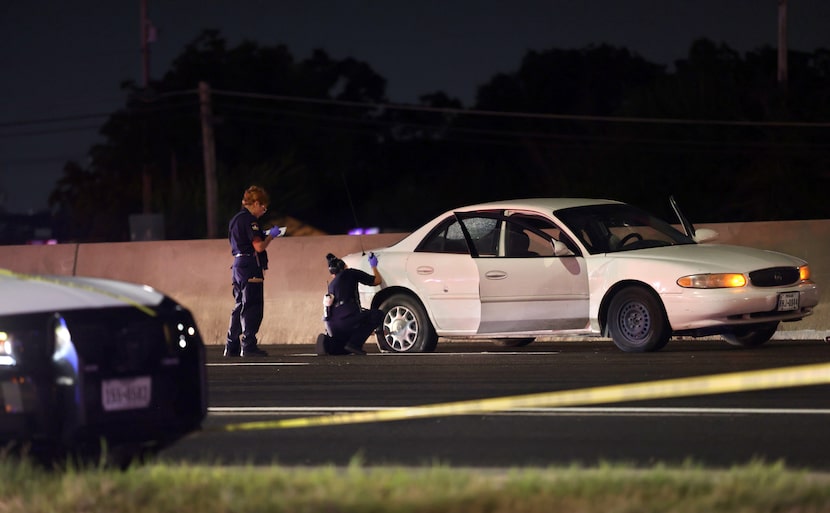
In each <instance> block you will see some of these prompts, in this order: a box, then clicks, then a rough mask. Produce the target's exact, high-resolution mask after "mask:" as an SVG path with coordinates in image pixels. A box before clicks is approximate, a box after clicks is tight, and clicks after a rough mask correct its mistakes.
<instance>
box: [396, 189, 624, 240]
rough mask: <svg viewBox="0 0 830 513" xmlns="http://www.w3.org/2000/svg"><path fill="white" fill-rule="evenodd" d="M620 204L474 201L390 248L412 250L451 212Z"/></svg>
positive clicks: (556, 200) (577, 200) (605, 201)
mask: <svg viewBox="0 0 830 513" xmlns="http://www.w3.org/2000/svg"><path fill="white" fill-rule="evenodd" d="M622 204H623V203H622V202H620V201H616V200H608V199H592V198H524V199H511V200H502V201H490V202H486V203H476V204H473V205H466V206H463V207H457V208H453V209H451V210H447V211H446V212H443V213H442V214H440V215H437V216H435V217H433V218H432V219H431V220H429V221H428V222H427V223H425V224H423V225H421V226H420V227H418V228H417V229H415V231H413V232H411V233H410V234H409V235H407V236H406V237H404V238H403V239H402V240H401V241H399V242H398V243H397V244H393V245H392V246H391V248H394V250H395V251H412V250H413V249H414V248H415V246H417V245H418V244H419V243H420V242H421V239H422V238H423V237H424V236H425V235H426V234H427V232H429V231H430V230H432V228H433V227H434V226H435V225H436V224H438V223H439V222H440V221H441V220H442V219H445V218H446V217H447V216H448V215H451V214H452V213H453V212H475V211H477V210H535V211H540V212H545V213H548V214H552V213H553V212H555V211H557V210H562V209H565V208H572V207H583V206H591V205H622Z"/></svg>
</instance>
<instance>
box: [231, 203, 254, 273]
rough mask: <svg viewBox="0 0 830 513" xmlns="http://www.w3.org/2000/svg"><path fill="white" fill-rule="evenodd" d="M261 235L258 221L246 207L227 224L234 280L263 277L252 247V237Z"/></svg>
mask: <svg viewBox="0 0 830 513" xmlns="http://www.w3.org/2000/svg"><path fill="white" fill-rule="evenodd" d="M255 236H256V237H262V236H261V232H260V229H259V221H258V220H257V218H256V217H255V216H254V215H253V214H251V213H250V212H249V211H248V209H247V208H244V207H243V208H242V210H240V211H239V212H238V213H237V214H236V215H235V216H233V218H232V219H231V221H230V223H229V224H228V241H229V242H230V245H231V254H232V255H233V256H234V261H233V270H234V273H233V275H234V281H236V282H237V283H243V282H245V281H248V280H249V279H251V278H263V274H262V265H261V264H260V263H259V259H258V258H257V253H256V250H255V249H254V237H255Z"/></svg>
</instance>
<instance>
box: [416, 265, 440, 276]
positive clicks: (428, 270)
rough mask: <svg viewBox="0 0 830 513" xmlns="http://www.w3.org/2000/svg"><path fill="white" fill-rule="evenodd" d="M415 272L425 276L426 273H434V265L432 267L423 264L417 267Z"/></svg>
mask: <svg viewBox="0 0 830 513" xmlns="http://www.w3.org/2000/svg"><path fill="white" fill-rule="evenodd" d="M415 272H416V273H418V274H419V275H421V276H424V275H427V274H432V273H434V272H435V269H433V268H432V267H430V266H428V265H422V266H420V267H418V268H416V269H415Z"/></svg>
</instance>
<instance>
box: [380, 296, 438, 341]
mask: <svg viewBox="0 0 830 513" xmlns="http://www.w3.org/2000/svg"><path fill="white" fill-rule="evenodd" d="M380 310H381V311H382V312H383V323H382V324H381V330H380V331H379V332H378V333H377V340H378V347H379V348H380V350H381V351H384V352H394V353H430V352H432V351H434V350H435V346H436V345H437V344H438V335H436V334H435V328H433V327H432V323H431V322H430V321H429V317H427V313H426V311H425V310H424V307H423V306H421V303H419V302H418V301H417V300H416V299H414V298H412V297H410V296H406V295H403V294H396V295H394V296H392V297H390V298H389V299H387V300H386V301H384V302H383V303H381V305H380Z"/></svg>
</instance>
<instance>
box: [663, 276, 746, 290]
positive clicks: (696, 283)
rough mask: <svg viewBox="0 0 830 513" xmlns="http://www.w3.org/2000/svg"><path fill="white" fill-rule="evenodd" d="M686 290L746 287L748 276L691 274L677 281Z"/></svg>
mask: <svg viewBox="0 0 830 513" xmlns="http://www.w3.org/2000/svg"><path fill="white" fill-rule="evenodd" d="M677 284H678V285H680V286H681V287H683V288H686V289H727V288H735V287H743V286H745V285H746V276H744V275H743V274H741V273H719V274H691V275H689V276H684V277H682V278H680V279H678V280H677Z"/></svg>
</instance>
